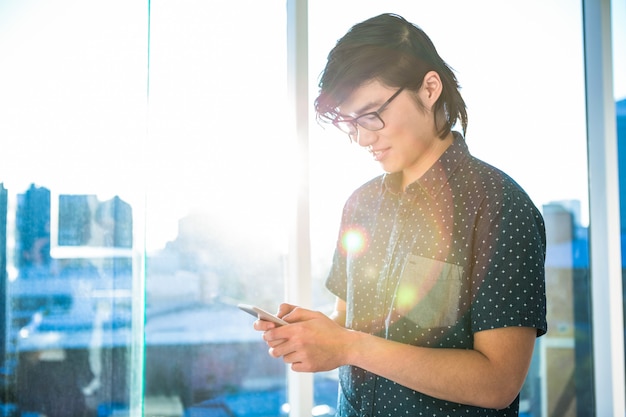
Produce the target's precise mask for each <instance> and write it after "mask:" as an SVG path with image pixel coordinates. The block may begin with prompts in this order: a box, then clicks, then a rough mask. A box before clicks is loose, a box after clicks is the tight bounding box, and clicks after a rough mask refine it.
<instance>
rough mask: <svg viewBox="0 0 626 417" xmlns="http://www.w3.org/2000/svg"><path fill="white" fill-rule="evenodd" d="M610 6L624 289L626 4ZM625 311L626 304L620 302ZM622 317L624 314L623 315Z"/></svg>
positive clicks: (625, 265) (625, 258) (624, 282)
mask: <svg viewBox="0 0 626 417" xmlns="http://www.w3.org/2000/svg"><path fill="white" fill-rule="evenodd" d="M611 6H612V11H611V12H612V13H611V14H612V25H611V28H612V30H613V38H612V42H613V82H614V95H615V113H616V119H617V150H618V164H619V165H618V166H619V190H620V192H619V196H620V198H619V203H620V222H621V236H622V238H621V239H622V286H623V288H624V289H625V291H626V240H625V237H626V53H625V52H624V51H626V25H625V24H624V23H625V22H626V3H625V2H618V1H614V2H611ZM625 294H626V292H625ZM624 307H625V309H624V310H625V311H626V304H624ZM625 317H626V316H625Z"/></svg>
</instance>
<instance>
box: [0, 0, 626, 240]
mask: <svg viewBox="0 0 626 417" xmlns="http://www.w3.org/2000/svg"><path fill="white" fill-rule="evenodd" d="M139 3H140V2H130V3H129V2H126V1H123V0H112V1H110V2H107V7H102V3H101V2H97V1H93V0H84V1H77V0H56V1H54V2H50V1H42V0H28V1H18V0H4V1H3V2H0V16H2V17H0V56H3V57H4V59H3V64H2V65H0V91H2V94H0V141H2V142H3V144H4V145H5V146H3V149H5V151H3V152H2V153H1V154H0V181H4V183H5V186H6V187H9V188H11V189H12V190H16V191H18V190H19V191H22V190H25V189H26V188H27V186H28V184H30V183H31V182H34V183H36V184H38V185H42V186H47V187H49V188H51V189H52V190H53V192H54V193H55V194H61V193H89V194H92V193H95V194H98V195H99V196H101V198H102V199H106V198H110V197H111V196H113V195H120V196H121V197H122V198H125V199H126V200H127V201H129V202H131V203H132V204H133V206H134V207H135V208H136V210H137V212H141V213H143V209H144V208H145V215H146V216H147V219H148V223H147V225H146V232H147V234H148V239H149V247H153V248H159V247H162V246H163V245H164V244H165V243H166V242H167V241H169V240H172V239H174V238H175V237H176V233H177V232H178V220H179V219H180V218H181V217H184V216H185V215H188V214H189V213H193V212H201V213H204V214H206V215H207V216H209V217H211V218H212V219H214V222H215V225H214V226H215V227H216V228H218V229H219V230H221V232H220V233H224V234H232V235H233V236H235V235H236V236H237V241H242V240H250V241H253V242H258V241H259V240H260V239H262V238H263V239H264V238H266V236H267V235H270V236H275V239H274V240H275V241H273V242H272V243H271V245H275V246H281V245H284V244H285V239H284V236H283V235H282V234H281V233H276V232H275V231H276V230H280V229H281V227H284V223H285V219H286V218H289V216H291V214H290V213H291V212H292V210H293V207H294V206H293V204H294V191H295V187H296V186H297V182H296V180H295V178H294V174H290V173H293V172H297V169H298V164H299V161H297V160H295V159H294V158H293V157H290V155H294V154H295V148H294V143H293V138H292V137H291V136H290V134H289V123H288V121H287V120H286V117H287V116H286V115H289V114H290V113H289V110H290V109H288V108H286V106H287V104H286V103H288V100H287V97H288V96H287V90H286V89H287V83H286V80H287V74H286V57H285V51H286V42H285V39H284V33H285V27H284V19H285V10H284V1H274V0H272V1H270V0H266V1H251V0H248V1H244V3H246V4H245V7H237V6H236V4H237V3H235V2H205V1H197V0H196V1H192V0H181V1H177V2H166V1H153V2H151V8H152V10H151V12H152V16H151V21H150V49H149V51H148V49H147V42H148V37H147V33H148V21H147V18H146V10H145V5H143V6H144V7H142V5H141V4H139ZM613 3H614V4H615V7H616V11H615V15H616V16H619V18H616V22H614V25H613V27H614V28H615V29H616V40H615V45H614V46H615V48H614V49H615V51H620V54H616V55H615V57H614V66H615V74H618V75H621V74H626V58H625V57H624V52H623V51H626V45H625V43H626V41H625V39H626V33H625V30H626V29H625V27H626V25H624V24H617V20H619V19H621V20H619V21H621V22H624V21H625V20H626V10H624V8H625V7H626V6H625V5H624V4H623V3H624V2H613ZM216 7H219V8H217V9H216ZM309 7H310V11H309V13H310V22H309V41H310V50H309V52H310V65H309V78H310V80H311V81H310V90H309V97H308V101H309V103H310V102H312V100H313V98H314V96H315V93H316V82H317V75H318V74H319V72H320V71H321V70H322V68H323V65H324V61H325V57H326V54H327V53H328V51H329V50H330V48H332V46H333V45H334V43H335V42H336V40H337V39H338V38H339V37H341V36H342V35H343V34H344V33H345V31H346V30H347V29H348V28H349V27H350V26H351V25H352V24H354V23H356V22H358V21H360V20H363V19H365V18H368V17H370V16H373V15H375V14H378V13H382V12H387V11H391V12H396V13H398V14H401V15H403V16H404V17H406V18H407V19H408V20H411V21H413V22H415V23H416V24H418V25H419V26H421V27H422V28H423V29H424V30H425V31H426V32H427V33H428V34H429V36H430V37H431V38H432V40H433V41H434V43H435V45H436V46H437V48H438V50H439V52H440V55H441V56H442V57H443V58H444V59H445V60H446V61H447V62H448V64H450V65H451V66H452V67H453V68H454V70H455V71H456V73H457V76H458V78H459V81H460V83H461V86H462V90H461V91H462V93H463V95H464V97H465V100H466V102H467V104H468V112H469V117H470V123H469V129H468V133H467V141H468V144H469V146H470V150H471V151H472V152H473V153H474V154H475V155H476V156H478V157H480V158H482V159H484V160H486V161H487V162H489V163H491V164H493V165H495V166H497V167H499V168H501V169H503V170H504V171H505V172H507V173H509V174H510V175H511V176H513V178H515V179H516V180H517V181H518V182H519V183H520V184H521V185H522V186H523V187H524V188H525V189H526V191H528V192H529V194H530V195H531V197H532V198H533V200H534V201H535V202H536V204H537V205H539V206H541V205H542V204H546V203H549V202H551V201H559V200H579V201H582V202H585V201H586V199H587V188H586V184H587V177H586V169H585V168H584V167H585V166H586V136H585V113H584V88H583V86H584V77H583V75H584V74H583V68H582V62H583V61H582V60H583V55H582V47H581V39H582V38H581V37H582V32H581V24H582V21H581V16H580V2H579V1H574V0H549V1H545V0H528V1H519V2H501V1H497V0H479V1H474V2H467V1H462V0H448V1H439V2H432V1H423V2H422V1H419V2H409V1H397V0H388V1H386V2H380V1H372V0H361V1H358V2H348V1H344V2H337V1H328V0H315V1H310V2H309ZM538 10H541V13H538V12H537V11H538ZM330 11H332V12H330ZM484 16H490V18H489V19H483V18H484ZM493 16H497V17H498V18H497V19H494V18H493ZM478 18H480V19H481V20H480V21H479V20H478ZM148 52H149V54H148ZM148 63H149V65H148ZM148 74H149V77H148ZM614 83H615V94H616V97H617V98H623V97H626V79H624V77H623V76H621V77H619V78H616V79H615V80H614ZM148 95H149V97H148ZM310 132H311V138H310V139H311V144H310V153H311V157H312V159H311V161H312V162H311V170H310V174H309V175H310V181H311V182H310V188H309V190H308V191H309V192H310V201H311V218H312V222H313V224H314V231H313V233H314V238H316V239H317V238H319V239H320V240H325V241H332V240H333V239H334V234H335V230H336V228H337V225H338V217H339V214H340V210H341V206H342V204H343V201H344V200H345V198H346V197H347V196H348V194H349V193H350V192H351V190H352V189H354V188H355V187H356V186H358V185H359V184H360V183H362V182H364V181H365V180H367V179H369V178H370V177H371V176H373V175H376V174H378V173H379V172H380V169H379V167H378V166H377V164H376V163H374V162H373V161H371V159H370V157H369V155H368V154H367V153H366V152H364V151H362V150H360V149H358V148H357V147H355V146H351V145H349V144H348V141H347V140H346V139H345V138H343V137H342V136H341V134H339V133H338V132H335V131H334V130H332V129H328V128H326V129H324V128H322V127H320V126H318V125H317V124H316V123H315V122H314V120H313V117H312V115H311V120H310ZM7 149H8V151H7ZM582 207H583V213H582V217H583V221H584V218H585V217H586V213H584V212H585V204H583V205H582ZM318 235H319V236H318ZM329 236H330V237H331V238H329ZM331 244H334V241H332V242H331Z"/></svg>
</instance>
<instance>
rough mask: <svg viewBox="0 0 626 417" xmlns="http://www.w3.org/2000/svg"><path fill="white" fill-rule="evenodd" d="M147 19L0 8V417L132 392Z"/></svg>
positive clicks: (54, 6) (63, 7)
mask: <svg viewBox="0 0 626 417" xmlns="http://www.w3.org/2000/svg"><path fill="white" fill-rule="evenodd" d="M146 16H147V9H146V6H145V4H144V5H143V6H142V5H137V4H136V5H129V4H126V3H125V2H123V1H112V2H107V3H106V4H103V3H102V2H96V1H83V2H75V1H63V0H57V1H54V2H45V1H30V2H22V1H4V2H2V3H1V4H0V55H1V56H2V57H3V59H2V61H3V62H2V65H0V91H2V94H0V137H1V138H2V143H3V151H2V153H0V179H1V180H2V181H3V184H2V185H3V186H2V187H1V189H2V190H3V191H2V192H0V223H1V227H0V241H1V242H2V243H1V244H0V248H2V252H1V253H0V260H1V262H0V265H1V266H2V271H3V275H2V278H3V279H2V280H1V282H2V284H1V285H0V296H1V297H2V303H3V304H2V305H3V306H5V310H4V312H3V313H4V314H3V315H1V316H0V320H1V324H2V331H1V332H0V333H1V334H2V343H1V346H0V349H1V350H0V353H1V358H2V367H3V372H2V383H3V384H2V388H3V393H4V395H3V398H2V415H21V416H26V415H28V416H43V415H45V416H48V417H54V416H59V417H61V416H62V417H67V416H83V415H84V416H87V415H94V416H95V415H99V416H100V415H103V416H104V415H109V414H110V413H107V410H111V409H112V408H115V407H122V408H124V409H128V408H129V407H131V406H133V405H132V404H131V403H132V401H133V400H132V398H139V399H140V398H141V397H140V396H139V395H138V394H139V393H140V392H141V386H140V385H139V384H138V382H140V381H139V380H138V379H137V372H139V373H141V370H142V362H141V360H137V359H141V352H137V348H136V347H137V346H139V347H141V343H137V341H139V342H140V341H141V338H142V334H143V329H142V321H141V320H138V319H137V318H141V317H142V316H143V293H142V291H141V287H142V285H141V280H142V279H141V276H142V275H141V274H142V271H141V267H140V265H141V263H140V262H138V260H140V259H141V254H142V252H143V247H144V242H143V239H142V236H143V234H142V233H137V229H138V228H140V227H141V224H142V222H141V217H142V215H141V208H142V205H141V203H142V202H143V200H144V199H143V190H142V184H141V182H140V179H141V177H142V176H141V175H138V174H140V173H141V169H142V168H141V165H140V161H141V160H142V159H141V151H142V149H141V148H142V146H143V141H144V139H145V128H146V125H145V101H146V87H145V86H146V81H147V72H146V63H147V56H146V51H147V24H146V22H147V19H146ZM138 266H139V267H138ZM138 286H139V290H137V287H138ZM13 413H14V414H13Z"/></svg>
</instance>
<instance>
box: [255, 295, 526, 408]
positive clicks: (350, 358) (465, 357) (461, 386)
mask: <svg viewBox="0 0 626 417" xmlns="http://www.w3.org/2000/svg"><path fill="white" fill-rule="evenodd" d="M291 307H293V306H290V308H288V309H287V310H288V311H289V313H288V314H286V315H285V316H284V319H285V320H287V321H289V322H292V323H293V325H290V326H283V327H280V328H276V329H269V330H267V331H266V332H265V334H264V336H263V337H264V339H265V340H266V341H267V343H268V345H269V346H270V354H271V355H272V356H274V357H283V360H284V361H285V362H286V363H290V364H291V367H292V369H293V370H294V371H301V372H317V371H324V370H330V369H334V368H337V367H339V366H342V365H354V366H358V367H360V368H363V369H365V370H368V371H370V372H373V373H375V374H377V375H380V376H382V377H385V378H387V379H390V380H392V381H395V382H397V383H399V384H401V385H404V386H406V387H409V388H411V389H414V390H416V391H419V392H422V393H424V394H427V395H430V396H432V397H436V398H440V399H444V400H447V401H452V402H458V403H462V404H468V405H474V406H477V407H484V408H505V407H507V406H508V405H509V404H511V403H512V402H513V400H514V399H515V397H516V396H517V394H518V393H519V391H520V389H521V387H522V384H523V382H524V379H525V378H526V374H527V372H528V367H529V366H530V360H531V357H532V352H533V348H534V344H535V339H536V335H537V331H536V329H534V328H529V327H506V328H500V329H493V330H485V331H481V332H478V333H476V334H475V335H474V349H469V350H465V349H443V348H441V349H439V348H436V349H433V348H426V347H416V346H412V345H408V344H403V343H399V342H394V341H390V340H385V339H383V338H380V337H377V336H373V335H370V334H366V333H361V332H357V331H353V330H349V329H346V328H344V327H343V326H344V323H345V302H343V300H337V302H336V305H335V312H334V313H333V314H332V315H331V316H332V320H329V318H328V317H326V316H324V315H323V314H321V313H319V312H313V311H310V310H306V309H302V308H291ZM281 309H282V307H281ZM259 330H260V329H259Z"/></svg>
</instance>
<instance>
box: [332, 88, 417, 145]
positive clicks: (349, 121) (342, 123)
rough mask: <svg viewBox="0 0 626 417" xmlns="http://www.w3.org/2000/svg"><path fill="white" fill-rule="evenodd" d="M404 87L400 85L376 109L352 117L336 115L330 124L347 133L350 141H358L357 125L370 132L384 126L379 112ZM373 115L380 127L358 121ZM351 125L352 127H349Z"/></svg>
mask: <svg viewBox="0 0 626 417" xmlns="http://www.w3.org/2000/svg"><path fill="white" fill-rule="evenodd" d="M404 88H405V87H401V88H400V89H399V90H398V91H396V92H395V93H394V94H393V95H392V96H391V97H389V99H388V100H387V101H385V102H384V103H383V104H382V105H381V106H380V107H379V108H378V110H376V111H371V112H367V113H364V114H361V115H359V116H357V117H352V118H343V117H341V116H338V117H337V118H335V120H333V121H332V124H333V125H334V126H335V127H336V128H337V129H339V130H341V131H342V132H343V133H345V134H347V135H348V137H349V138H350V141H351V142H355V143H358V142H359V128H358V127H359V126H361V127H362V128H363V129H366V130H369V131H371V132H376V131H378V130H381V129H383V128H384V127H385V121H384V120H383V118H382V117H381V116H380V113H381V112H382V111H383V110H385V108H386V107H387V106H388V105H389V103H391V102H392V101H393V99H395V98H396V97H398V95H400V93H401V92H402V91H403V90H404ZM372 117H375V118H377V119H378V120H379V121H380V127H379V128H375V129H372V128H370V127H367V126H364V125H363V124H361V123H359V119H361V120H364V118H372ZM351 127H352V128H351Z"/></svg>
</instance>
